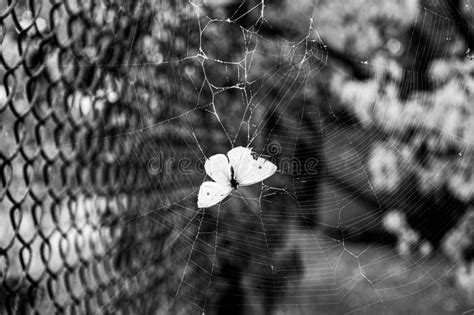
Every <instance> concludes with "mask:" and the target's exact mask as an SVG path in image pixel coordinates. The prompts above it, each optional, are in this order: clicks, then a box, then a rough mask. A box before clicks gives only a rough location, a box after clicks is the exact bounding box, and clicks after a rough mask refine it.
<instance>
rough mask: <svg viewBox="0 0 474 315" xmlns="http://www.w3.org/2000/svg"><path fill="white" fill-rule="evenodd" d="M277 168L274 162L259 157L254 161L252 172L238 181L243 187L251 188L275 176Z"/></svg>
mask: <svg viewBox="0 0 474 315" xmlns="http://www.w3.org/2000/svg"><path fill="white" fill-rule="evenodd" d="M276 170H277V167H276V165H275V164H273V163H272V162H270V161H268V160H265V159H264V158H261V157H259V158H258V159H257V160H253V163H252V166H251V167H250V171H249V172H248V173H246V175H245V176H242V177H241V178H240V180H239V181H238V182H239V184H240V185H241V186H250V185H253V184H256V183H258V182H261V181H263V180H265V179H267V178H268V177H270V176H272V175H273V174H275V172H276Z"/></svg>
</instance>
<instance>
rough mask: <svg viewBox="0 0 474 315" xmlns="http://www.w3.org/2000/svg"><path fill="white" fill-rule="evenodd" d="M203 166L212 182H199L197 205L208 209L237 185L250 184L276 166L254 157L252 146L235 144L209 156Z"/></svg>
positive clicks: (260, 178)
mask: <svg viewBox="0 0 474 315" xmlns="http://www.w3.org/2000/svg"><path fill="white" fill-rule="evenodd" d="M204 169H205V170H206V173H207V175H209V177H211V178H212V179H213V180H214V181H213V182H211V181H207V182H204V183H202V184H201V187H200V188H199V193H198V202H197V204H198V207H199V208H208V207H211V206H213V205H216V204H218V203H219V202H221V201H222V200H224V198H226V197H227V196H229V195H230V194H231V192H232V190H236V189H238V188H239V186H250V185H254V184H256V183H258V182H261V181H263V180H265V179H267V178H268V177H270V176H272V175H273V174H274V173H275V172H276V170H277V167H276V165H275V164H273V163H272V162H270V161H268V160H265V159H264V158H261V157H259V158H257V159H255V158H254V157H253V156H252V149H249V148H244V147H236V148H233V149H232V150H230V151H229V152H227V156H226V155H224V154H216V155H213V156H211V157H209V158H208V159H207V160H206V162H205V164H204Z"/></svg>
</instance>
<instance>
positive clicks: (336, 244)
mask: <svg viewBox="0 0 474 315" xmlns="http://www.w3.org/2000/svg"><path fill="white" fill-rule="evenodd" d="M339 2H341V1H335V2H334V3H338V4H334V6H336V8H334V7H331V4H328V3H327V2H325V1H314V3H313V2H311V3H308V2H306V1H305V2H302V4H298V5H296V4H290V3H289V2H284V3H285V4H284V5H283V7H280V6H278V5H276V4H274V3H266V2H264V1H263V0H262V1H261V2H259V1H256V2H249V3H247V2H245V1H244V2H242V3H240V4H235V3H233V2H232V1H231V2H230V3H227V2H226V1H204V2H203V3H201V2H195V1H190V2H183V3H181V2H180V3H178V4H176V5H171V4H169V3H166V2H162V3H157V4H154V6H155V8H154V10H155V11H156V13H155V15H156V16H154V22H153V23H152V24H151V29H150V30H149V31H150V32H149V33H150V35H145V36H141V37H139V38H140V39H139V42H138V43H137V46H138V47H140V49H142V51H143V55H139V56H138V55H137V54H135V52H136V51H135V50H134V49H135V48H130V51H128V52H126V53H128V60H127V64H125V65H122V64H120V65H103V66H101V67H102V68H103V69H104V71H105V72H106V73H111V75H110V80H109V81H106V82H105V83H104V86H103V89H101V90H99V91H97V93H96V94H95V95H83V94H81V93H78V95H76V98H77V100H75V101H74V100H73V101H72V103H73V104H74V105H73V106H77V107H78V110H79V111H80V112H81V115H82V116H84V117H87V116H88V115H89V117H91V116H93V115H96V113H97V112H99V113H100V112H101V111H105V108H107V112H102V114H103V115H104V116H107V117H108V118H107V119H105V120H104V121H105V122H104V125H103V126H102V128H103V130H102V135H101V136H100V137H97V138H94V139H89V138H87V136H86V135H85V136H84V137H83V138H84V140H83V141H75V142H68V141H65V142H63V143H62V146H63V147H69V146H71V147H75V146H77V145H81V143H89V144H90V143H96V145H97V146H99V145H100V144H102V145H103V146H104V148H105V150H104V151H105V152H106V154H105V153H104V156H102V158H103V159H105V160H109V161H110V163H115V164H116V165H117V170H116V172H117V174H119V175H117V178H120V179H122V180H124V182H123V183H122V184H123V185H124V186H127V187H134V186H136V196H133V194H132V196H129V195H128V196H126V195H125V194H123V195H122V194H121V193H119V194H118V195H117V199H116V205H115V208H114V207H112V208H113V209H112V211H113V212H115V213H114V215H115V217H116V221H114V222H113V223H111V224H108V225H107V226H106V227H104V229H107V231H108V232H110V234H111V235H114V233H116V235H119V236H120V237H122V238H123V239H124V240H125V241H124V242H130V244H132V245H129V246H130V247H126V248H127V249H130V248H131V247H134V248H133V250H131V249H130V250H131V253H130V256H132V257H131V258H130V259H129V260H127V263H125V264H124V266H125V269H128V271H127V272H128V277H127V280H126V281H125V282H124V283H120V285H119V288H118V289H116V290H115V291H114V292H112V293H111V294H109V295H108V296H107V298H105V300H104V301H103V303H99V304H100V305H98V312H102V311H106V310H107V309H108V307H109V306H110V305H112V304H114V303H116V302H117V301H118V300H120V299H121V298H122V297H123V295H122V294H123V292H124V291H127V290H129V289H130V287H133V286H135V287H140V286H141V283H140V281H144V279H146V278H153V279H158V280H156V282H153V284H155V285H157V286H159V288H158V289H156V286H155V287H154V290H155V291H153V292H154V293H157V295H158V296H159V305H155V307H156V309H157V310H158V312H163V313H169V312H171V313H172V312H178V311H179V312H182V313H188V312H190V313H202V314H206V313H213V312H217V311H226V310H227V311H229V310H231V309H232V308H236V309H238V310H240V311H242V312H244V311H247V312H249V313H263V312H264V311H274V312H276V313H280V314H292V313H301V314H306V313H308V314H312V313H314V312H318V313H334V312H341V313H342V312H343V313H364V312H392V311H393V310H396V311H403V310H405V311H407V310H410V308H412V307H416V306H414V305H417V304H420V305H432V306H431V307H432V309H433V310H437V309H438V310H439V309H442V310H443V311H445V312H446V313H448V312H459V311H463V312H468V311H469V307H468V306H467V304H466V302H465V301H464V300H463V298H462V297H461V296H460V295H459V294H458V293H457V291H456V290H455V289H454V288H451V287H449V285H448V284H447V283H448V277H449V275H450V273H451V272H452V270H453V269H454V268H455V266H453V265H452V264H450V262H448V261H447V260H446V259H445V258H443V257H438V258H437V259H435V260H433V261H431V260H429V261H428V262H427V260H426V258H425V257H421V256H409V257H408V258H406V259H402V258H401V257H400V256H399V255H398V253H396V252H395V250H393V249H392V247H391V245H389V244H388V243H389V241H386V240H384V238H387V239H390V238H391V237H392V236H389V235H388V234H387V233H385V232H383V231H382V229H381V216H382V214H383V212H385V211H386V210H390V208H397V209H398V208H399V207H403V202H402V201H400V200H396V201H394V200H393V199H403V200H415V201H413V202H414V203H415V205H416V204H417V201H416V198H417V196H418V192H415V191H414V188H413V187H411V186H409V185H401V184H400V183H401V179H400V178H401V177H402V175H400V174H403V173H404V172H408V171H410V170H412V169H414V168H416V167H417V166H416V165H414V163H413V161H411V160H409V159H406V160H402V161H403V162H399V159H398V157H400V156H404V152H405V151H406V149H407V147H408V146H407V143H406V142H404V141H402V140H400V139H401V136H400V133H401V132H400V130H399V129H400V128H399V126H398V125H394V126H391V125H390V123H391V121H397V122H398V121H400V120H403V119H401V118H398V117H396V116H395V114H393V113H392V112H390V111H389V110H388V109H387V110H386V111H385V112H383V109H381V108H383V106H382V105H386V108H389V107H391V106H392V107H394V105H392V104H391V103H390V102H389V101H391V100H392V99H391V98H390V97H392V95H391V94H390V93H391V91H390V90H388V89H387V91H384V92H383V93H379V92H380V91H379V90H378V89H379V88H380V87H381V86H382V87H383V86H390V83H391V81H396V83H400V82H401V81H402V78H401V76H400V75H398V76H397V71H401V72H403V73H412V74H413V73H414V74H415V75H416V73H421V72H423V71H424V70H423V69H420V68H417V67H416V65H415V66H413V65H412V64H411V60H410V59H409V57H405V59H401V62H400V63H399V65H398V68H397V66H396V67H395V68H393V69H392V68H391V64H390V63H389V62H388V61H387V60H386V59H387V58H385V57H386V55H384V56H382V57H380V58H379V59H377V58H374V57H373V55H375V52H376V51H380V50H381V49H380V46H383V47H386V49H387V50H388V54H394V55H397V54H398V53H399V50H400V49H402V48H404V49H406V50H408V49H411V50H414V51H415V53H414V54H415V57H416V56H418V55H420V56H423V58H428V59H430V60H431V59H433V58H439V59H444V60H453V59H455V58H456V54H457V53H458V52H457V51H452V50H450V48H449V47H451V46H453V44H452V42H453V41H455V40H458V38H457V37H456V34H457V32H458V31H457V27H458V21H456V20H455V19H454V18H452V17H451V16H450V15H449V14H444V13H445V12H447V11H448V8H447V7H443V6H442V5H441V7H435V9H433V8H430V7H425V6H423V5H421V4H418V5H417V6H416V8H414V9H413V8H405V7H403V8H402V9H406V10H415V12H416V13H415V14H413V16H412V18H411V19H408V20H409V21H408V22H406V21H405V22H404V23H405V24H404V25H403V28H405V29H410V28H411V27H412V28H413V29H417V27H419V28H421V29H423V30H424V31H426V32H428V35H426V36H429V37H431V38H433V39H434V44H433V45H434V46H436V47H437V52H434V51H433V52H432V55H431V56H430V52H426V51H423V50H426V49H429V48H427V46H426V45H425V46H422V44H420V41H419V38H418V36H419V34H417V33H415V31H413V32H412V33H411V34H410V35H409V39H408V41H407V42H408V46H406V47H403V46H402V48H400V46H399V45H401V44H400V42H401V40H400V41H399V40H394V39H392V41H391V42H389V43H387V44H384V45H381V44H380V43H379V41H381V39H380V38H376V37H377V36H375V35H374V34H373V33H372V32H373V29H371V28H370V27H369V28H367V29H364V28H363V27H361V29H360V30H358V31H357V32H356V34H353V35H352V39H349V38H340V37H337V36H336V35H335V34H334V33H333V32H332V30H331V27H330V26H329V27H327V26H325V25H324V22H325V20H324V18H323V16H324V15H325V13H327V12H332V13H333V14H336V13H337V5H339V6H341V7H344V6H346V5H347V4H345V3H343V4H341V3H339ZM232 5H233V6H232ZM363 6H364V7H366V9H367V10H369V9H371V8H372V7H373V8H374V9H373V10H376V7H377V5H376V4H373V5H371V6H369V5H368V4H364V5H363ZM138 7H139V8H140V9H142V6H138ZM408 7H409V5H408ZM229 8H231V9H229ZM282 8H284V9H285V11H284V12H285V13H280V10H282ZM384 9H385V10H387V11H390V9H391V8H390V6H389V8H388V9H387V8H384ZM397 9H399V10H401V11H403V10H402V9H400V8H397ZM279 14H282V15H283V17H281V18H280V16H279ZM401 15H402V16H403V13H402V14H401ZM407 15H409V14H407ZM288 17H289V18H288ZM335 19H336V18H335ZM395 19H396V18H395ZM425 23H429V25H430V27H423V25H424V24H425ZM334 24H337V21H336V22H334ZM282 25H286V28H288V29H290V30H292V31H294V32H296V34H295V33H292V32H289V33H285V32H282V33H278V29H280V28H281V26H282ZM415 26H416V27H415ZM349 29H350V28H349V27H348V28H347V29H346V30H345V31H347V33H350V30H349ZM272 32H274V33H275V34H277V35H276V36H273V37H272V36H270V35H269V34H271V33H272ZM335 33H337V31H336V32H335ZM332 36H334V38H332ZM348 37H350V36H349V35H348ZM137 38H138V36H137ZM326 39H327V40H328V42H326ZM351 40H352V42H351ZM329 43H331V45H329ZM338 43H339V45H341V47H340V49H341V50H342V51H344V52H345V53H347V51H345V50H347V49H349V54H348V56H350V57H346V58H344V59H343V60H342V61H341V60H339V59H338V58H337V57H335V54H334V52H333V51H331V49H332V48H334V45H337V44H338ZM460 45H461V46H462V44H460ZM413 46H417V47H416V49H413ZM329 47H330V48H329ZM348 47H349V48H348ZM351 49H353V50H354V51H350V50H351ZM352 52H353V53H352ZM398 57H400V56H398ZM415 59H416V58H415ZM398 60H400V58H399V59H398ZM347 63H350V64H351V65H352V66H354V65H355V67H356V68H358V69H362V72H364V71H365V72H367V73H371V75H372V76H371V78H370V80H372V81H370V80H369V81H367V80H364V81H361V80H359V79H358V78H357V77H356V76H357V75H356V74H355V72H357V71H352V70H353V69H349V67H347ZM116 68H126V70H125V72H124V73H120V74H119V76H120V80H115V81H114V80H113V77H114V76H115V75H116V74H115V72H114V71H116ZM425 80H426V81H428V79H426V78H425ZM466 80H467V79H466ZM422 81H423V80H422ZM371 82H372V83H371ZM404 82H405V84H404V85H400V86H401V88H400V89H401V90H404V89H406V90H407V91H413V90H419V89H420V87H419V86H415V83H414V82H415V81H413V80H406V81H404ZM351 84H352V85H351ZM371 84H372V85H371ZM150 87H152V88H150ZM343 87H344V88H345V89H346V90H350V88H353V89H354V90H356V91H362V92H361V93H357V92H354V93H353V94H350V93H349V96H347V98H346V99H345V98H344V97H345V94H344V93H343V91H341V90H342V88H343ZM371 87H374V88H373V89H371ZM364 89H366V90H367V94H368V95H372V94H370V93H373V94H374V95H375V94H376V95H377V96H376V97H375V96H374V97H373V98H370V97H368V98H367V99H364V98H363V97H364V95H362V94H364V92H365V91H366V90H364ZM420 90H421V92H419V93H418V94H417V97H419V99H425V98H428V94H430V92H426V91H423V90H422V89H420ZM374 91H375V92H374ZM337 93H340V94H342V96H341V97H340V98H337V97H335V96H334V94H337ZM380 95H382V96H380ZM347 99H349V101H347ZM387 100H388V101H387ZM105 102H108V103H110V104H116V106H115V107H114V106H112V107H108V106H105V105H104V103H105ZM380 104H382V105H380ZM347 111H349V112H350V114H351V115H352V116H351V117H353V116H355V117H356V119H358V120H359V123H358V124H354V123H353V120H354V118H350V117H348V116H347ZM397 119H398V120H397ZM394 124H395V123H394ZM366 125H370V128H365V127H364V126H366ZM428 127H429V126H428ZM428 127H427V126H426V124H424V122H423V120H422V119H421V117H418V119H417V120H414V121H413V122H412V125H410V128H412V129H414V132H415V133H416V132H419V131H420V130H424V129H426V128H428ZM435 128H437V129H438V131H439V133H440V134H441V136H446V137H448V138H449V137H451V138H453V135H452V134H450V133H449V132H446V131H445V130H443V129H442V128H439V127H438V126H435ZM454 138H455V139H457V140H459V141H461V142H462V143H463V146H464V148H465V149H464V150H461V151H460V152H462V153H464V152H468V151H469V150H468V148H469V147H470V146H472V144H473V143H472V142H469V141H470V140H469V139H466V137H465V136H464V135H461V136H459V137H456V136H454ZM157 139H159V140H157ZM451 140H452V139H451ZM443 141H444V140H443ZM446 141H448V140H446ZM411 145H413V146H414V147H415V148H416V146H418V147H421V146H422V144H421V143H420V144H416V143H415V144H413V143H411ZM237 146H244V147H250V148H253V150H254V152H255V154H256V155H257V156H261V157H264V158H266V159H268V160H271V161H272V162H274V163H275V164H276V165H277V166H278V171H277V173H276V174H275V175H274V176H273V177H271V178H270V179H268V180H266V181H264V182H263V183H261V184H257V185H255V186H252V187H248V188H240V189H239V190H237V191H235V192H233V193H232V195H231V196H230V197H228V198H226V199H225V200H224V201H223V202H221V203H220V204H219V205H217V206H214V207H211V208H206V209H198V208H197V204H196V202H197V192H198V190H199V186H200V184H201V183H202V182H203V181H205V180H206V174H205V172H204V170H203V163H204V161H205V160H206V159H207V158H208V157H210V156H212V155H213V154H218V153H226V152H228V151H229V150H230V149H231V148H234V147H237ZM391 156H395V157H397V158H394V159H393V160H390V157H391ZM379 170H382V171H380V172H379V173H377V172H378V171H379ZM447 172H449V171H447ZM377 174H381V175H380V178H378V177H377ZM128 178H131V180H130V182H128V181H127V180H128ZM133 178H140V179H141V180H142V182H140V181H138V182H137V181H134V180H133ZM427 186H428V188H427V190H430V191H433V190H434V191H435V194H436V192H438V193H442V189H441V188H440V187H439V186H437V185H436V183H435V181H434V180H433V179H432V178H429V179H428V180H427ZM393 187H397V189H398V192H397V194H396V195H395V197H394V196H393V194H389V193H387V191H389V192H392V191H393V190H394V188H393ZM142 194H143V195H145V194H146V196H148V197H147V201H146V202H142V201H139V199H140V197H141V196H142ZM150 195H151V197H149V196H150ZM84 199H85V200H87V199H88V197H84ZM91 199H93V198H91ZM367 200H369V201H367ZM84 203H85V204H87V201H84ZM132 204H135V206H132ZM361 204H362V205H363V206H360V205H361ZM127 207H129V208H130V209H127ZM417 207H418V208H421V209H422V210H420V211H421V212H422V214H420V216H421V218H420V219H418V221H417V223H416V224H419V226H418V227H417V226H413V228H418V230H419V231H420V232H419V234H420V235H421V236H420V238H423V237H424V236H423V235H424V234H423V231H425V233H426V234H429V233H427V232H426V230H429V229H431V228H432V227H430V226H429V224H430V223H429V224H425V225H423V223H424V222H425V221H426V222H428V220H429V219H427V218H426V217H425V216H429V215H430V214H429V213H424V214H423V211H425V212H427V211H428V210H426V209H423V207H425V205H424V204H422V205H418V206H417ZM453 207H454V206H453ZM362 208H364V209H362ZM119 210H123V213H120V211H119ZM137 211H138V213H137ZM450 211H452V212H456V211H457V210H456V209H449V208H448V209H446V212H450ZM86 212H90V213H92V212H93V210H87V211H86ZM97 216H98V217H99V215H97ZM97 220H99V219H97ZM453 220H454V219H453ZM162 231H166V232H163V234H160V233H162ZM370 233H375V235H377V240H376V241H375V242H374V241H372V242H370V243H367V242H361V241H360V239H361V238H364V237H366V235H367V234H370ZM371 235H373V234H371ZM151 238H153V241H150V239H151ZM154 238H156V239H154ZM428 239H429V237H428ZM420 242H421V241H420ZM134 255H136V256H134ZM157 265H159V267H157ZM448 287H449V288H448ZM142 290H145V289H142ZM156 290H157V291H156ZM134 292H143V291H140V289H136V291H134ZM155 299H156V297H155ZM124 301H125V303H132V302H131V301H130V300H127V299H125V300H124ZM471 311H472V310H471Z"/></svg>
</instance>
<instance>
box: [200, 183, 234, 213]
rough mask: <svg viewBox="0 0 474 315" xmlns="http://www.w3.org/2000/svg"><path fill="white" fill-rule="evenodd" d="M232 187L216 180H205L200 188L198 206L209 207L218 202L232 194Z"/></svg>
mask: <svg viewBox="0 0 474 315" xmlns="http://www.w3.org/2000/svg"><path fill="white" fill-rule="evenodd" d="M231 192H232V187H231V186H230V184H229V185H222V184H220V183H216V182H204V183H202V184H201V187H200V188H199V194H198V202H197V204H198V207H199V208H208V207H212V206H213V205H216V204H218V203H219V202H221V201H222V200H224V198H225V197H227V196H228V195H230V193H231Z"/></svg>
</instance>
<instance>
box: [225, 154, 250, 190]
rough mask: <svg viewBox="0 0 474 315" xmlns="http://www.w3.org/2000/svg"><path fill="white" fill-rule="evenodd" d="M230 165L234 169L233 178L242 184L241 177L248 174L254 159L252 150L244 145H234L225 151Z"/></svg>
mask: <svg viewBox="0 0 474 315" xmlns="http://www.w3.org/2000/svg"><path fill="white" fill-rule="evenodd" d="M227 157H228V158H229V163H230V166H232V168H233V169H234V179H235V180H236V181H237V182H238V183H239V185H240V184H242V179H243V178H246V177H248V176H249V175H250V172H251V171H252V165H253V163H254V161H255V159H254V158H253V156H252V150H251V149H249V148H244V147H236V148H233V149H232V150H230V151H229V152H228V153H227Z"/></svg>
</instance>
